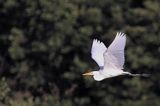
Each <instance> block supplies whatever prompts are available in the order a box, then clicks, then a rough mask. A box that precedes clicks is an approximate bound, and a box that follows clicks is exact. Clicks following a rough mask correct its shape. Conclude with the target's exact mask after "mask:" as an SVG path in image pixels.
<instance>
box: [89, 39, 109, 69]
mask: <svg viewBox="0 0 160 106" xmlns="http://www.w3.org/2000/svg"><path fill="white" fill-rule="evenodd" d="M106 49H107V48H106V46H105V45H104V43H103V42H100V41H99V40H97V39H94V40H93V43H92V49H91V57H92V59H94V60H95V61H96V63H97V64H98V65H99V67H103V66H104V57H103V54H104V52H105V51H106Z"/></svg>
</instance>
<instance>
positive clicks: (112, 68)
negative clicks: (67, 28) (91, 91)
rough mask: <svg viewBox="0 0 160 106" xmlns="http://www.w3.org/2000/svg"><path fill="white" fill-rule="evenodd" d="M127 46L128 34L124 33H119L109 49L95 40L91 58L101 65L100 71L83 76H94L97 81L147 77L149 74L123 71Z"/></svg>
mask: <svg viewBox="0 0 160 106" xmlns="http://www.w3.org/2000/svg"><path fill="white" fill-rule="evenodd" d="M125 45H126V34H124V33H122V32H117V35H116V37H115V39H114V40H113V42H112V43H111V44H110V46H109V47H108V48H106V46H105V45H104V43H103V42H100V41H99V40H97V39H94V40H93V43H92V48H91V57H92V59H94V60H95V61H96V63H97V64H98V65H99V70H98V71H91V72H87V73H84V74H83V75H84V76H93V78H94V80H96V81H101V80H103V79H106V78H111V77H116V76H119V75H130V76H147V75H148V74H132V73H130V72H127V71H123V65H124V62H125V58H124V49H125Z"/></svg>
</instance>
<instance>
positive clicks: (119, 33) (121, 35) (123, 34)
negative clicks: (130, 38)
mask: <svg viewBox="0 0 160 106" xmlns="http://www.w3.org/2000/svg"><path fill="white" fill-rule="evenodd" d="M117 36H120V37H125V36H126V34H125V33H123V32H117Z"/></svg>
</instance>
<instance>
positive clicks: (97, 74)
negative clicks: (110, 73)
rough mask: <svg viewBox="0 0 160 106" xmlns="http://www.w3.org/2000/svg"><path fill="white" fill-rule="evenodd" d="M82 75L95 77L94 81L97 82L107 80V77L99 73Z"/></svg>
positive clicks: (93, 72) (92, 72)
mask: <svg viewBox="0 0 160 106" xmlns="http://www.w3.org/2000/svg"><path fill="white" fill-rule="evenodd" d="M82 75H84V76H93V78H94V80H96V81H101V80H103V79H105V77H104V76H103V75H102V74H100V72H99V71H91V72H87V73H84V74H82Z"/></svg>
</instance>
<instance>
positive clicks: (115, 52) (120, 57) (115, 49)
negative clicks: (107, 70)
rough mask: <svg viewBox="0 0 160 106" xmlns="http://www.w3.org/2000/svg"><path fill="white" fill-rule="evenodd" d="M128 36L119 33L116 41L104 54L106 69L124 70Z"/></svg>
mask: <svg viewBox="0 0 160 106" xmlns="http://www.w3.org/2000/svg"><path fill="white" fill-rule="evenodd" d="M125 45H126V35H125V34H124V33H121V32H118V33H117V35H116V37H115V39H114V40H113V42H112V43H111V45H110V46H109V47H108V49H107V50H106V51H105V53H104V62H105V63H104V64H105V67H113V68H118V69H123V65H124V61H125V60H124V49H125Z"/></svg>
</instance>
